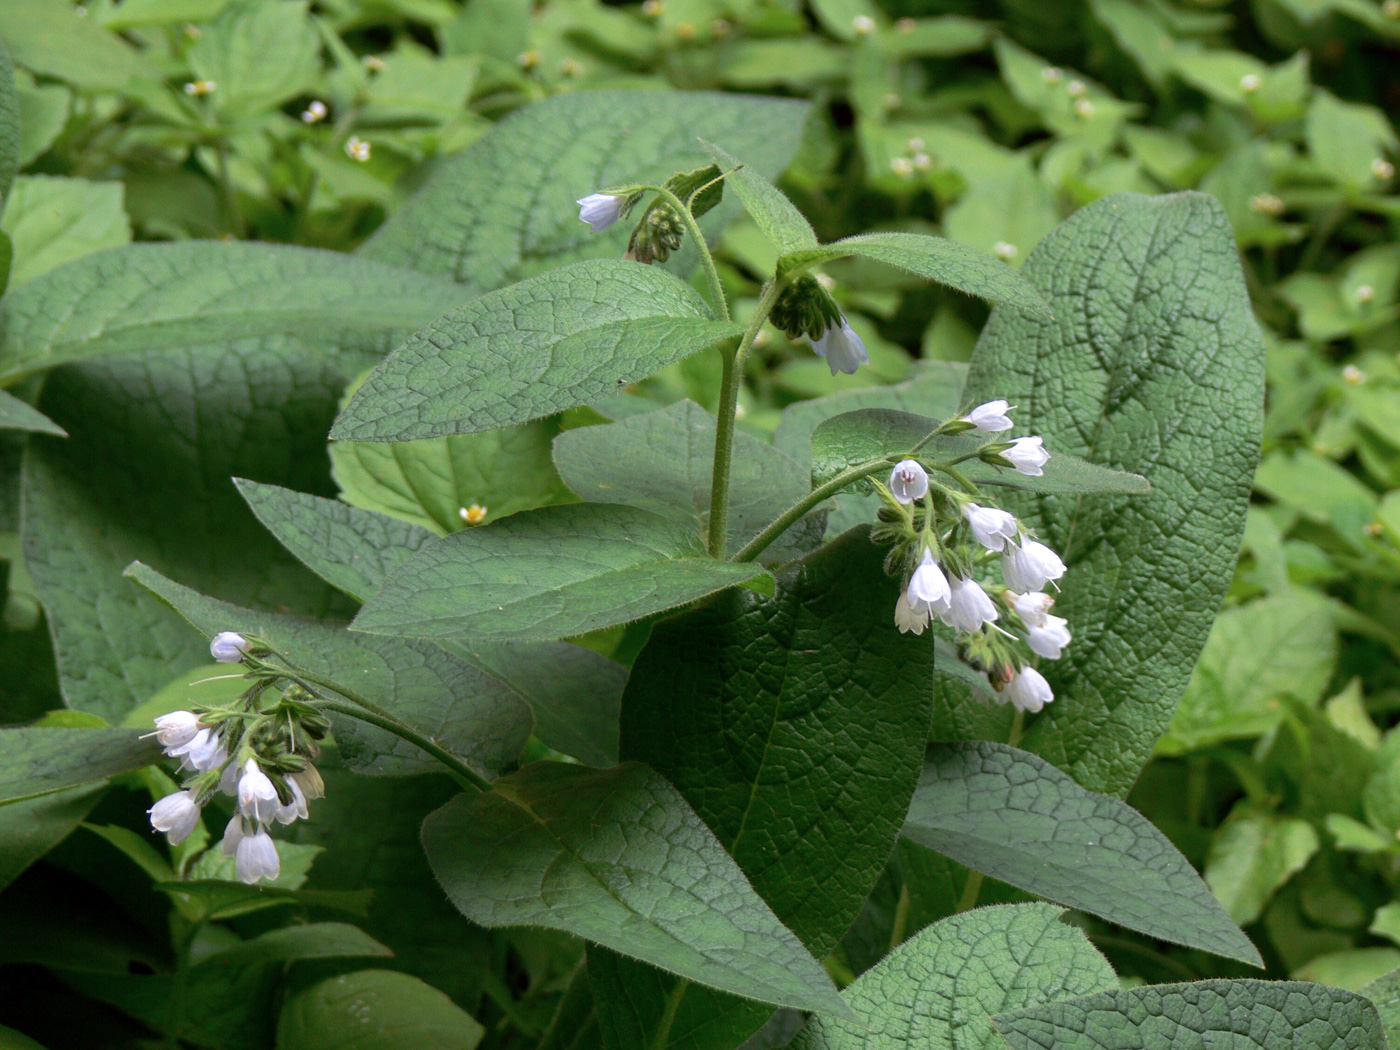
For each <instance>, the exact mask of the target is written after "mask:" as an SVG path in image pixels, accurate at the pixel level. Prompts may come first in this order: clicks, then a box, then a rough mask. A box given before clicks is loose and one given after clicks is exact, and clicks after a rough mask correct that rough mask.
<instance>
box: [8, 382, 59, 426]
mask: <svg viewBox="0 0 1400 1050" xmlns="http://www.w3.org/2000/svg"><path fill="white" fill-rule="evenodd" d="M0 430H28V431H32V432H34V433H37V434H55V435H57V436H58V437H67V436H68V434H67V432H66V431H64V429H63V428H62V427H61V426H59V425H58V424H57V423H55V422H54V421H53V420H52V419H50V418H49V417H48V416H46V415H44V413H42V412H40V411H39V410H38V409H37V408H35V407H34V406H33V405H31V404H29V402H27V401H21V400H20V399H19V398H17V397H15V396H14V395H13V394H7V393H5V391H3V390H0Z"/></svg>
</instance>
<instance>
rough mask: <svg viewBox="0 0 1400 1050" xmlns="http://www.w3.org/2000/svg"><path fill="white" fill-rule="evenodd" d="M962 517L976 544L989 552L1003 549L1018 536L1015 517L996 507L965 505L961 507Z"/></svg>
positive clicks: (974, 504) (1018, 528) (1018, 529)
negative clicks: (965, 520)
mask: <svg viewBox="0 0 1400 1050" xmlns="http://www.w3.org/2000/svg"><path fill="white" fill-rule="evenodd" d="M963 517H965V518H966V519H967V527H968V528H970V529H971V530H972V535H973V536H974V537H976V539H977V542H978V543H980V544H982V546H984V547H986V548H987V550H989V551H999V550H1001V549H1003V548H1004V547H1005V546H1006V544H1007V541H1013V542H1014V541H1015V539H1016V537H1017V536H1018V535H1019V534H1020V526H1019V525H1018V524H1017V523H1016V517H1015V515H1013V514H1010V513H1008V512H1006V511H1004V510H1001V509H999V508H997V507H979V506H978V505H977V504H976V503H967V504H964V505H963Z"/></svg>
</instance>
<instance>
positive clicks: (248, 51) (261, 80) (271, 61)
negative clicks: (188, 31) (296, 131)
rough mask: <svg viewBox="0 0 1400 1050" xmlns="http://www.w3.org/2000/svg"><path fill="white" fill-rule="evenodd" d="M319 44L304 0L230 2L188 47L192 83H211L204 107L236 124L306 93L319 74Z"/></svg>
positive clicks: (236, 0) (241, 0) (318, 38)
mask: <svg viewBox="0 0 1400 1050" xmlns="http://www.w3.org/2000/svg"><path fill="white" fill-rule="evenodd" d="M320 51H321V40H320V37H319V35H318V34H317V32H316V28H315V26H313V25H312V23H311V19H310V17H308V15H307V5H306V2H305V0H280V2H278V3H275V4H268V3H260V2H258V0H235V2H234V3H232V4H230V5H228V6H227V7H225V8H224V9H223V10H222V12H220V14H219V16H218V17H217V18H216V19H214V21H213V22H212V23H210V24H209V25H207V26H205V27H204V28H203V30H202V31H201V32H200V34H199V37H198V39H196V40H195V42H194V43H193V44H191V45H190V49H189V52H188V54H187V55H186V58H187V60H188V61H189V64H190V69H191V71H192V72H193V73H194V75H195V78H196V79H197V80H205V81H210V82H212V83H213V84H214V89H213V90H212V91H211V92H210V94H209V101H210V103H211V104H212V106H213V108H214V111H215V112H216V113H218V114H219V115H220V116H222V117H226V118H229V119H233V120H237V119H239V118H241V117H246V116H248V115H250V114H252V113H256V112H258V111H260V110H266V109H271V108H272V107H273V106H276V105H279V104H281V103H282V102H285V101H286V100H287V99H289V98H292V97H294V96H296V95H300V94H302V93H303V92H304V91H306V90H307V89H308V88H309V87H310V86H311V84H312V82H313V81H314V80H315V78H316V74H317V72H319V70H320V66H321V61H320Z"/></svg>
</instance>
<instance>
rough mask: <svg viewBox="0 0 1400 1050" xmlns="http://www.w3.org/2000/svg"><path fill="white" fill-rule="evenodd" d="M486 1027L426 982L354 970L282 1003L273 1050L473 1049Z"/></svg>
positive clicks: (383, 972) (396, 975)
mask: <svg viewBox="0 0 1400 1050" xmlns="http://www.w3.org/2000/svg"><path fill="white" fill-rule="evenodd" d="M485 1034H486V1029H484V1028H482V1027H481V1025H480V1024H478V1023H477V1021H476V1019H475V1018H474V1017H472V1016H471V1014H469V1013H467V1012H466V1011H465V1010H463V1009H462V1008H461V1007H460V1006H458V1005H457V1004H456V1003H454V1002H453V1001H452V1000H451V999H449V998H448V997H447V996H445V995H443V994H442V992H440V991H438V990H437V989H436V988H434V987H433V986H432V985H430V984H425V983H423V982H422V981H420V980H419V979H418V978H416V977H411V976H409V975H408V974H406V973H397V972H395V971H393V970H356V971H355V972H353V973H346V974H341V975H340V976H339V977H331V978H329V979H327V980H324V981H322V982H321V983H320V984H314V985H312V986H311V987H310V988H304V989H302V990H301V991H300V992H297V993H296V994H295V995H293V996H292V997H291V998H290V999H288V1000H287V1002H286V1004H285V1005H283V1007H282V1012H281V1014H280V1015H279V1016H278V1019H277V1050H402V1048H405V1047H413V1048H414V1050H475V1048H476V1046H477V1044H479V1043H480V1042H481V1040H482V1037H483V1036H485Z"/></svg>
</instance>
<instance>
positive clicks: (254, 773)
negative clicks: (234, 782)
mask: <svg viewBox="0 0 1400 1050" xmlns="http://www.w3.org/2000/svg"><path fill="white" fill-rule="evenodd" d="M281 804H282V803H281V802H280V801H279V800H278V798H277V789H276V788H275V787H273V786H272V781H271V780H269V779H268V776H267V774H266V773H264V772H263V771H262V769H261V768H260V767H259V766H258V763H257V761H256V760H255V759H251V758H250V759H248V761H247V762H245V763H244V764H243V775H242V776H241V777H239V778H238V811H239V812H240V813H242V814H243V815H244V816H245V817H247V818H248V819H249V820H256V821H257V822H258V823H259V824H269V823H271V822H272V819H273V816H274V815H275V814H276V813H277V810H278V807H280V806H281Z"/></svg>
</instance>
